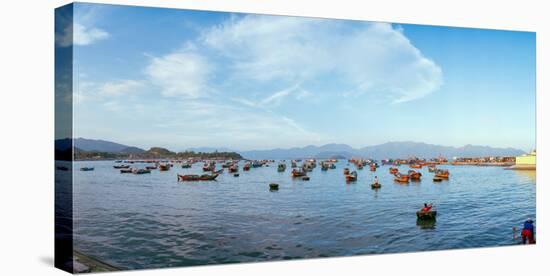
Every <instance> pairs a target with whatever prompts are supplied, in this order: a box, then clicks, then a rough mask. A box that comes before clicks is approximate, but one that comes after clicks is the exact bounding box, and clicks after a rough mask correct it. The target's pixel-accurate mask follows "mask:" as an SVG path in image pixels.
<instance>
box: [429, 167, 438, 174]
mask: <svg viewBox="0 0 550 276" xmlns="http://www.w3.org/2000/svg"><path fill="white" fill-rule="evenodd" d="M436 170H437V169H436V167H435V166H432V165H430V166H428V172H431V173H433V172H435V171H436Z"/></svg>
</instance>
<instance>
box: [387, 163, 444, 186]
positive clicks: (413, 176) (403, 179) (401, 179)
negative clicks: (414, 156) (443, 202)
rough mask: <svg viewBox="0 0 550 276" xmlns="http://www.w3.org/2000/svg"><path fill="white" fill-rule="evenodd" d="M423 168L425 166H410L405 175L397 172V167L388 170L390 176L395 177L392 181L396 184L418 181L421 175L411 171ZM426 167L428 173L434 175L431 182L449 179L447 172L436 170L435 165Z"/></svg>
mask: <svg viewBox="0 0 550 276" xmlns="http://www.w3.org/2000/svg"><path fill="white" fill-rule="evenodd" d="M423 166H426V165H424V164H418V163H416V164H410V165H409V167H410V168H411V169H410V170H408V171H407V173H406V174H405V173H401V172H399V168H398V167H395V166H394V167H391V168H390V169H389V172H390V174H393V175H394V176H395V178H394V180H395V182H398V183H409V181H420V180H421V177H422V173H421V172H419V171H416V170H413V169H422V167H423ZM427 166H428V171H429V172H430V173H434V177H433V181H434V182H441V181H442V180H445V179H449V170H444V169H438V168H437V167H436V166H435V165H433V164H430V165H427Z"/></svg>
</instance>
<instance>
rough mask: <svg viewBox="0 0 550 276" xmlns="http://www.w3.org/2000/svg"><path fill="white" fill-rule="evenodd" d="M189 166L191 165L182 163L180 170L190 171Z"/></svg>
mask: <svg viewBox="0 0 550 276" xmlns="http://www.w3.org/2000/svg"><path fill="white" fill-rule="evenodd" d="M191 166H192V165H191V163H183V164H181V168H182V169H190V168H191Z"/></svg>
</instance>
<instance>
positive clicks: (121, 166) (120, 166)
mask: <svg viewBox="0 0 550 276" xmlns="http://www.w3.org/2000/svg"><path fill="white" fill-rule="evenodd" d="M113 168H115V169H128V168H130V165H114V166H113Z"/></svg>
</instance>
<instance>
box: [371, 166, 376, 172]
mask: <svg viewBox="0 0 550 276" xmlns="http://www.w3.org/2000/svg"><path fill="white" fill-rule="evenodd" d="M370 171H371V172H375V171H376V165H374V164H371V165H370Z"/></svg>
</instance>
